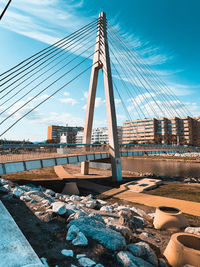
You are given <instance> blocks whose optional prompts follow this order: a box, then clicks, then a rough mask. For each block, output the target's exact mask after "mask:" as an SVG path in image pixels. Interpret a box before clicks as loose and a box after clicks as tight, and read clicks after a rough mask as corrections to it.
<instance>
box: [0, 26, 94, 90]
mask: <svg viewBox="0 0 200 267" xmlns="http://www.w3.org/2000/svg"><path fill="white" fill-rule="evenodd" d="M95 29H96V27H95ZM87 30H88V29H86V30H85V31H86V32H87ZM76 38H77V36H75V37H73V38H72V39H71V40H67V41H69V42H72V41H73V40H74V39H76ZM66 44H67V42H65V43H64V44H63V45H62V46H61V47H59V48H56V49H55V50H54V51H52V52H50V53H49V54H47V55H45V56H44V57H42V58H40V59H39V60H37V61H36V62H34V63H33V64H32V65H31V66H29V67H27V68H25V69H24V70H22V71H21V72H19V73H17V74H15V75H14V76H13V77H11V78H10V79H9V80H7V81H5V82H4V83H3V84H1V85H0V86H2V85H4V84H6V83H7V82H9V81H11V80H12V79H13V78H15V77H17V76H18V75H19V74H21V73H23V72H25V71H26V70H28V69H30V68H31V67H33V66H35V64H36V63H38V62H40V61H41V60H42V59H45V58H46V57H48V56H49V55H51V54H53V53H54V52H56V51H57V50H60V48H64V47H65V46H66ZM61 52H62V50H60V51H59V52H57V54H59V53H61ZM57 54H55V55H53V56H51V57H50V58H47V59H46V60H45V61H43V62H41V63H40V64H39V65H38V66H36V67H34V68H33V69H32V70H30V71H28V72H27V73H25V74H24V75H23V76H21V77H20V78H18V79H17V80H15V81H14V82H12V83H11V84H10V85H8V86H7V87H6V88H4V89H3V90H1V91H0V93H2V92H3V91H5V90H6V89H7V88H9V87H10V86H11V85H13V84H14V83H16V82H17V81H19V80H20V79H21V78H23V77H25V76H26V75H27V74H29V73H31V72H32V71H33V70H35V69H37V68H38V67H39V66H41V65H43V64H44V63H46V62H47V61H48V60H50V59H51V58H52V57H55V56H56V55H57Z"/></svg>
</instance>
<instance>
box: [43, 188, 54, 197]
mask: <svg viewBox="0 0 200 267" xmlns="http://www.w3.org/2000/svg"><path fill="white" fill-rule="evenodd" d="M45 194H47V195H50V196H52V197H53V196H55V192H54V191H53V190H51V189H47V190H46V191H45Z"/></svg>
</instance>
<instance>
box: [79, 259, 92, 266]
mask: <svg viewBox="0 0 200 267" xmlns="http://www.w3.org/2000/svg"><path fill="white" fill-rule="evenodd" d="M78 262H79V264H80V265H81V266H83V267H92V266H94V265H96V262H95V261H93V260H91V259H89V258H85V257H83V258H80V259H79V260H78Z"/></svg>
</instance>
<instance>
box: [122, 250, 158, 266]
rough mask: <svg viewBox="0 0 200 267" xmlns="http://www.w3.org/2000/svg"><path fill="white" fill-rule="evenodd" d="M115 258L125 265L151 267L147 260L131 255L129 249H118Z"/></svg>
mask: <svg viewBox="0 0 200 267" xmlns="http://www.w3.org/2000/svg"><path fill="white" fill-rule="evenodd" d="M117 260H118V262H120V263H121V264H122V265H123V266H126V267H153V266H154V265H151V264H150V263H148V262H147V261H145V260H143V259H141V258H138V257H135V256H133V255H132V254H131V253H130V252H129V251H120V252H118V253H117Z"/></svg>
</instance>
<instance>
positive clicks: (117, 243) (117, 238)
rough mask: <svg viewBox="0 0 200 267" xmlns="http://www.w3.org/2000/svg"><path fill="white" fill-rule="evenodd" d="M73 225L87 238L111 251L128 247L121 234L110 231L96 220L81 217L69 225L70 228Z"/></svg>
mask: <svg viewBox="0 0 200 267" xmlns="http://www.w3.org/2000/svg"><path fill="white" fill-rule="evenodd" d="M72 225H75V226H76V227H77V228H78V229H79V230H80V231H81V232H82V233H84V235H85V236H86V237H90V238H92V239H94V240H96V241H98V242H99V243H100V244H102V245H103V246H104V247H106V248H108V249H110V250H114V251H115V250H120V249H123V248H124V247H125V246H126V242H125V239H124V237H123V236H122V235H121V234H120V233H118V232H116V231H114V230H111V229H109V228H108V227H106V225H105V223H103V222H100V221H97V220H96V219H95V218H90V217H80V218H79V219H77V220H73V221H71V222H70V223H69V224H68V226H69V227H71V226H72Z"/></svg>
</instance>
